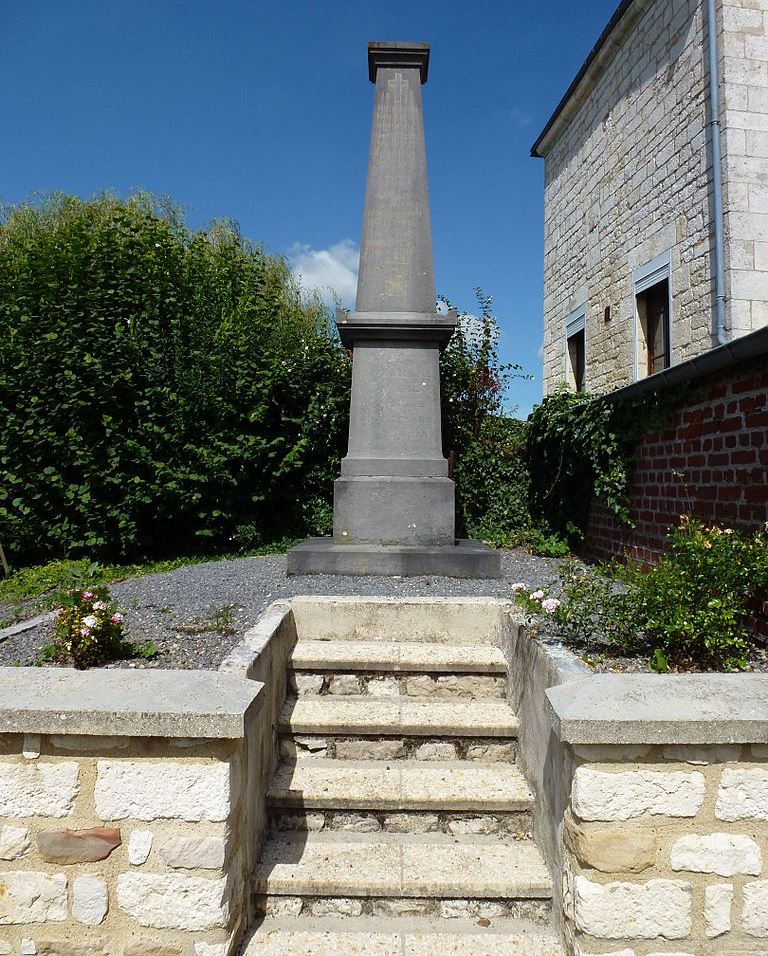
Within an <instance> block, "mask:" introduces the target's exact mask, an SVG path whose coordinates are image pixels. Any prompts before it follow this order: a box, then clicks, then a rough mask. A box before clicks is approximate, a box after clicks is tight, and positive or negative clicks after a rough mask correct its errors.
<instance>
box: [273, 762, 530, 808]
mask: <svg viewBox="0 0 768 956" xmlns="http://www.w3.org/2000/svg"><path fill="white" fill-rule="evenodd" d="M267 801H268V803H269V804H270V805H271V806H278V807H302V808H306V809H326V810H423V811H429V812H433V813H434V812H436V811H469V810H471V811H474V812H477V813H484V812H493V811H501V812H511V811H517V810H530V809H531V807H532V805H533V794H532V793H531V789H530V787H529V786H528V784H527V783H526V781H525V778H524V777H523V775H522V774H521V773H520V771H519V770H518V768H517V767H516V766H515V765H514V764H509V763H506V764H505V763H490V764H471V763H468V762H467V761H450V762H447V763H443V762H440V763H431V764H427V763H417V762H416V761H410V762H408V761H404V760H400V761H392V762H391V763H386V762H385V761H382V760H371V761H360V762H355V763H352V762H351V761H345V760H300V761H298V762H297V763H295V764H287V763H286V764H283V765H281V766H280V767H279V768H278V770H277V772H276V774H275V775H274V777H273V779H272V783H271V786H270V788H269V792H268V794H267Z"/></svg>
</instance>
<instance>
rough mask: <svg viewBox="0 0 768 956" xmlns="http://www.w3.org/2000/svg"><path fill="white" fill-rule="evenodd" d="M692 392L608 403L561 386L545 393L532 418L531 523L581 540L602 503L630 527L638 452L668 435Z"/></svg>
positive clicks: (529, 453)
mask: <svg viewBox="0 0 768 956" xmlns="http://www.w3.org/2000/svg"><path fill="white" fill-rule="evenodd" d="M690 394H691V389H690V387H686V388H679V389H672V390H668V391H664V392H649V393H646V394H644V395H641V396H638V397H636V398H630V399H625V400H623V401H621V400H618V401H608V400H606V399H605V398H603V397H601V396H588V395H585V394H584V393H582V392H573V391H571V390H570V389H569V388H568V387H567V386H563V387H562V388H560V389H558V390H557V391H555V392H553V393H552V394H551V395H548V396H547V397H546V398H545V399H544V401H543V402H542V403H541V404H540V405H537V406H536V407H535V408H534V410H533V412H532V413H531V415H530V417H529V419H528V432H527V436H528V444H527V459H528V468H529V472H530V476H531V481H530V493H529V503H530V509H531V516H532V518H533V521H534V522H535V523H537V524H539V525H541V526H543V527H544V528H547V529H550V530H551V531H553V532H556V533H558V534H559V535H562V536H565V537H567V538H569V539H570V540H579V539H581V538H583V537H584V534H585V533H586V530H587V525H588V523H589V513H590V510H591V507H592V502H593V501H594V499H595V498H596V497H599V498H601V499H602V501H603V502H604V503H605V505H606V506H607V508H608V509H609V510H610V511H611V512H612V513H613V514H614V515H615V516H616V517H617V518H618V519H619V521H621V522H622V523H624V524H626V525H628V526H630V527H631V526H632V522H631V519H630V514H629V501H628V491H629V482H630V479H631V476H632V468H633V464H634V451H635V448H636V446H637V444H638V442H639V441H640V440H641V439H642V438H643V436H644V435H646V434H649V433H651V432H653V431H658V430H663V428H664V427H665V425H666V423H667V421H668V419H669V416H670V414H671V413H672V412H673V411H674V409H676V408H677V407H678V406H679V405H680V404H681V403H682V402H683V401H684V400H685V399H686V397H689V396H690Z"/></svg>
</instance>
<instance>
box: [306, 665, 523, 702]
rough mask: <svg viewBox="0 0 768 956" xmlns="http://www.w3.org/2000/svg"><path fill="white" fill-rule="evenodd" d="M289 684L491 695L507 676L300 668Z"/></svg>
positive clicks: (314, 691) (363, 691)
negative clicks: (331, 672)
mask: <svg viewBox="0 0 768 956" xmlns="http://www.w3.org/2000/svg"><path fill="white" fill-rule="evenodd" d="M289 687H290V689H291V691H292V692H293V693H294V694H296V696H298V697H303V696H309V695H312V696H326V695H331V696H338V697H342V696H368V697H372V698H376V699H381V698H386V699H388V700H389V699H391V698H396V697H411V698H413V697H416V698H437V699H442V700H453V699H454V698H457V697H458V698H465V699H466V698H473V699H478V698H483V697H488V698H495V699H497V700H499V699H502V698H504V697H506V693H507V679H506V677H500V676H497V675H495V674H432V673H418V674H392V675H389V676H382V675H381V674H380V673H376V672H361V671H348V672H343V671H341V672H338V673H335V674H330V673H325V672H323V671H301V672H294V673H292V674H290V675H289Z"/></svg>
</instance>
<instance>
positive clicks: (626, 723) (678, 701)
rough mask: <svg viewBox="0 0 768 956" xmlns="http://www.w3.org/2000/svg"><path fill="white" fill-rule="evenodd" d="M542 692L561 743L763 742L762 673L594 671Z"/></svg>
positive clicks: (766, 699) (766, 731) (767, 694)
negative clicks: (580, 678)
mask: <svg viewBox="0 0 768 956" xmlns="http://www.w3.org/2000/svg"><path fill="white" fill-rule="evenodd" d="M546 696H547V712H548V716H549V719H550V723H551V725H552V728H553V730H554V731H555V733H556V734H557V735H558V737H559V738H560V740H561V741H563V742H564V743H568V744H725V743H768V674H766V675H763V674H595V675H593V676H591V677H588V678H585V679H583V680H576V681H570V682H569V683H567V684H560V685H559V686H556V687H550V688H549V689H548V690H547V692H546Z"/></svg>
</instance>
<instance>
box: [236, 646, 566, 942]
mask: <svg viewBox="0 0 768 956" xmlns="http://www.w3.org/2000/svg"><path fill="white" fill-rule="evenodd" d="M481 639H482V636H479V637H478V638H477V639H476V641H477V640H481ZM290 667H291V671H290V675H289V687H291V688H292V691H293V696H291V697H289V698H288V699H287V700H286V703H285V707H284V709H283V711H282V713H281V716H280V718H279V722H278V728H277V729H278V735H279V740H280V756H281V764H280V766H279V767H278V769H277V772H276V773H275V775H274V777H273V780H272V782H271V785H270V788H269V792H268V795H267V806H268V812H269V824H270V826H269V830H268V833H267V836H266V839H265V842H264V844H263V846H262V851H261V857H260V860H259V863H258V865H257V867H256V871H255V873H254V884H253V888H254V896H255V908H256V911H257V912H258V913H260V914H261V916H260V920H261V922H260V923H259V924H258V925H257V927H256V928H255V930H254V933H253V938H252V940H251V941H250V943H248V944H247V947H246V948H245V950H244V953H245V954H246V956H259V954H264V956H277V954H280V956H333V954H334V953H338V954H343V956H353V954H354V956H390V954H391V956H395V954H396V956H404V954H408V956H432V954H434V956H437V954H440V956H443V954H447V956H450V954H452V953H455V954H462V956H491V954H492V956H507V954H508V956H562V951H561V949H560V948H559V946H558V945H557V944H556V943H555V941H554V937H553V936H552V934H551V933H550V932H549V929H548V927H549V923H550V921H551V916H552V885H551V880H550V876H549V873H548V871H547V868H546V866H545V864H544V861H543V859H542V857H541V854H540V853H539V851H538V848H537V847H536V845H535V843H534V842H533V840H532V838H531V835H530V831H531V828H532V812H533V794H532V793H531V790H530V788H529V786H528V784H527V782H526V781H525V778H524V777H523V775H522V773H521V772H520V770H519V769H518V767H517V766H516V765H515V760H516V754H517V733H518V729H519V722H518V719H517V716H516V715H515V713H514V711H513V710H512V708H511V707H510V706H509V704H508V703H507V701H506V697H505V695H506V664H505V662H504V658H503V655H502V654H501V652H500V651H499V649H498V648H496V647H495V646H494V645H493V644H492V643H490V642H489V643H487V644H478V643H477V642H476V643H474V644H458V645H457V644H455V643H449V642H445V643H429V644H424V643H420V642H417V641H413V642H407V641H402V640H400V641H392V640H385V639H384V638H383V637H382V640H378V641H374V640H370V639H368V640H352V639H346V640H335V639H334V640H325V641H308V640H304V641H299V642H298V643H297V645H296V647H295V649H294V652H293V659H292V662H291V665H290Z"/></svg>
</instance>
